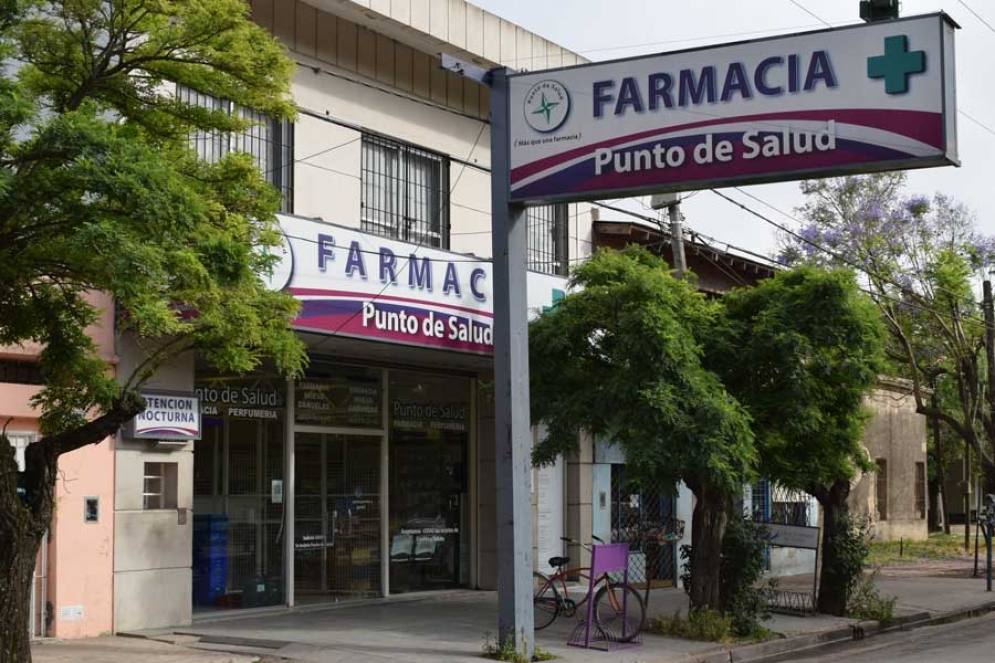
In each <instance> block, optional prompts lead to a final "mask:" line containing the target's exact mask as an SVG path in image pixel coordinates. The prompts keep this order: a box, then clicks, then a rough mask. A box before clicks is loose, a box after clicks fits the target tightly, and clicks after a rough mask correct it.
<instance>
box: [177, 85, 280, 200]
mask: <svg viewBox="0 0 995 663" xmlns="http://www.w3.org/2000/svg"><path fill="white" fill-rule="evenodd" d="M176 95H177V97H178V98H179V99H180V100H181V101H183V102H185V103H188V104H191V105H194V106H200V107H202V108H212V109H214V110H218V111H223V112H225V113H227V114H229V115H233V114H234V115H237V116H238V117H241V118H244V119H246V120H248V121H250V122H252V123H253V124H252V125H251V126H250V127H249V128H248V129H246V130H245V131H244V132H243V133H240V134H224V133H221V132H217V131H212V132H203V131H198V132H196V133H194V134H193V135H192V136H191V142H192V143H193V147H194V149H195V150H196V151H197V156H199V157H200V158H201V159H204V160H205V161H211V162H214V161H217V160H218V159H220V158H221V157H223V156H225V155H226V154H228V153H229V152H244V153H246V154H248V155H250V156H251V157H252V160H253V161H254V162H255V164H256V166H257V167H258V168H259V170H260V171H261V172H262V173H263V176H264V177H265V178H266V179H267V180H268V181H269V182H270V184H272V185H273V186H275V187H276V188H277V189H279V191H280V193H281V194H283V203H282V206H281V208H280V211H282V212H287V213H290V212H293V211H294V125H293V123H292V122H290V121H289V120H274V119H273V118H270V117H268V116H266V115H265V114H263V113H259V112H256V111H254V110H251V109H248V108H242V107H240V106H237V105H235V104H234V103H232V102H230V101H226V100H224V99H216V98H214V97H212V96H210V95H207V94H203V93H200V92H197V91H196V90H191V89H190V88H188V87H184V86H182V85H178V86H177V88H176Z"/></svg>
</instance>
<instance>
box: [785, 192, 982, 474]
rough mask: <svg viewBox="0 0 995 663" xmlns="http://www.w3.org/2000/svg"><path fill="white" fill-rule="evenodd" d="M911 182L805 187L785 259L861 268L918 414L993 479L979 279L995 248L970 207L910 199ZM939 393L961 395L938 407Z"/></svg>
mask: <svg viewBox="0 0 995 663" xmlns="http://www.w3.org/2000/svg"><path fill="white" fill-rule="evenodd" d="M904 185H905V176H904V175H903V174H901V173H885V174H878V175H868V176H863V177H847V178H842V179H830V180H819V181H809V182H804V183H802V191H803V192H804V193H805V194H806V196H807V197H808V202H807V203H806V205H805V206H804V207H803V208H802V209H801V212H802V214H803V215H804V218H805V221H806V225H805V227H803V228H802V230H801V231H800V232H799V233H798V235H797V236H785V237H782V245H783V251H782V255H781V258H782V260H783V261H784V262H786V263H789V264H801V263H808V264H817V265H838V266H841V265H850V266H856V267H858V268H859V269H860V270H861V283H862V285H863V286H864V287H865V288H866V289H867V290H868V291H869V292H870V294H871V296H872V297H873V299H874V301H875V303H876V304H877V307H878V310H879V312H880V314H881V316H882V317H883V319H884V321H885V324H886V327H887V330H888V345H887V353H888V358H889V360H890V361H891V362H892V370H893V372H894V373H896V374H898V375H900V376H902V377H905V378H908V379H909V380H911V381H912V384H913V396H914V398H915V401H916V409H917V411H918V412H919V413H920V414H924V415H926V416H927V417H930V418H935V419H937V420H939V421H940V422H942V423H943V424H944V426H945V427H947V428H948V429H949V430H950V431H952V432H953V433H954V435H956V436H957V438H959V439H960V440H961V441H962V442H963V443H964V444H965V445H966V446H970V447H972V448H973V449H974V450H975V452H976V453H977V455H978V457H979V458H980V460H981V463H982V466H983V467H984V468H985V469H986V470H987V472H988V473H989V474H990V475H992V474H995V446H993V440H995V417H993V412H992V410H991V409H990V408H989V406H988V402H989V394H988V390H987V388H986V380H985V375H986V363H985V358H984V352H983V350H984V321H983V319H982V317H981V309H980V307H979V304H978V298H977V296H976V293H975V292H974V289H973V287H972V277H973V275H975V274H977V273H979V272H981V271H983V270H984V269H986V268H988V267H990V266H991V265H992V264H993V263H995V242H993V240H992V239H991V238H987V237H984V236H982V235H980V234H979V233H978V232H977V230H976V229H975V227H974V219H973V217H972V215H971V213H970V212H969V211H968V210H967V209H966V208H965V207H964V206H963V205H961V204H959V203H957V202H956V201H954V200H952V199H950V198H948V197H947V196H944V195H942V194H936V195H935V196H934V197H933V198H932V199H930V198H927V197H924V196H919V195H913V196H907V195H905V194H904V193H903V188H904ZM933 387H937V388H939V390H940V392H941V394H944V393H947V392H948V391H949V390H951V389H952V390H953V392H954V393H955V394H956V397H955V398H953V399H950V398H941V399H939V401H938V402H937V403H935V404H934V403H933V402H932V400H931V398H930V393H929V392H930V389H931V388H933ZM944 451H945V453H944V454H943V456H944V460H945V457H946V456H947V455H948V454H949V453H950V450H949V449H944ZM939 466H940V467H942V466H943V463H940V464H939Z"/></svg>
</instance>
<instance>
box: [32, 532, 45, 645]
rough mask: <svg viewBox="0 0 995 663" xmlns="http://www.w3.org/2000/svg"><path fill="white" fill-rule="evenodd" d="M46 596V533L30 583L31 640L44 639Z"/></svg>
mask: <svg viewBox="0 0 995 663" xmlns="http://www.w3.org/2000/svg"><path fill="white" fill-rule="evenodd" d="M47 596H48V532H46V533H45V536H44V537H42V540H41V549H40V550H39V551H38V557H37V559H36V560H35V570H34V572H33V574H32V582H31V624H30V625H29V627H28V631H29V634H30V636H31V638H32V639H34V638H43V637H45V603H46V601H45V597H47Z"/></svg>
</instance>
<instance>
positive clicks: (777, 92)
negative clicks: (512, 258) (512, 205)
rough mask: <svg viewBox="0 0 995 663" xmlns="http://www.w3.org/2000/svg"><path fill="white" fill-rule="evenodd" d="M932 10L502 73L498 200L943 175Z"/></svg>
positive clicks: (949, 140)
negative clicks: (892, 173)
mask: <svg viewBox="0 0 995 663" xmlns="http://www.w3.org/2000/svg"><path fill="white" fill-rule="evenodd" d="M956 28H957V25H956V24H955V23H954V22H953V21H952V20H951V19H950V18H949V17H948V16H946V15H945V14H931V15H927V16H920V17H911V18H907V19H900V20H896V21H884V22H880V23H872V24H861V25H856V26H852V27H846V28H839V29H833V30H823V31H817V32H807V33H802V34H796V35H790V36H785V37H775V38H772V39H763V40H758V41H750V42H743V43H738V44H731V45H726V46H719V47H714V48H702V49H694V50H689V51H682V52H676V53H667V54H663V55H654V56H649V57H640V58H632V59H627V60H616V61H613V62H607V63H603V64H590V65H581V66H577V67H567V68H564V69H554V70H547V71H542V72H538V73H527V74H515V75H512V76H510V77H509V84H510V113H511V130H510V133H511V135H510V141H511V199H512V200H513V201H530V202H535V201H546V200H563V199H570V200H580V199H597V198H606V197H620V196H622V195H627V194H629V195H631V194H640V193H648V192H661V191H682V190H688V189H701V188H714V187H719V186H731V185H736V184H751V183H759V182H775V181H782V180H797V179H801V178H806V177H826V176H830V175H842V174H848V173H860V172H870V171H879V170H895V169H906V168H924V167H929V166H942V165H957V164H958V162H957V133H956V130H957V126H956V105H955V95H954V91H955V85H954V31H955V30H956Z"/></svg>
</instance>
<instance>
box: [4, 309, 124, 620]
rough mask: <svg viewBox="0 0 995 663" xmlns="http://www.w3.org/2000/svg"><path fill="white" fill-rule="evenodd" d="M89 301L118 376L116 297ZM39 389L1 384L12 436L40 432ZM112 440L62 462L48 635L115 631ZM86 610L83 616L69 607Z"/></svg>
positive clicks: (13, 353)
mask: <svg viewBox="0 0 995 663" xmlns="http://www.w3.org/2000/svg"><path fill="white" fill-rule="evenodd" d="M89 299H90V301H91V302H93V303H94V304H95V305H96V306H98V307H100V309H101V316H100V321H99V323H98V324H97V325H95V326H93V327H91V328H90V335H91V337H92V338H93V339H94V340H95V341H96V343H97V347H98V349H99V351H100V355H101V357H103V358H104V359H105V360H107V362H108V366H109V367H110V369H111V370H114V366H115V365H116V363H117V356H116V353H115V342H114V341H115V339H114V328H113V325H114V317H113V307H112V306H111V300H110V298H109V297H107V296H105V295H103V294H100V293H94V294H92V295H90V297H89ZM39 350H40V347H39V346H36V345H30V346H27V345H26V346H22V347H0V357H4V358H18V357H34V356H37V354H38V352H39ZM37 392H38V387H35V386H31V385H21V384H7V383H0V424H2V423H4V422H6V421H8V419H10V423H9V424H8V425H7V430H8V431H10V432H37V431H38V420H37V415H38V413H37V411H35V410H34V408H32V406H31V398H32V396H34V395H35V394H36V393H37ZM113 444H114V443H113V440H112V439H108V440H104V441H103V442H101V443H100V444H98V445H95V446H90V447H87V448H84V449H79V450H77V451H74V452H73V453H70V454H67V455H65V456H63V457H62V458H60V459H59V470H60V474H61V476H60V478H59V480H58V483H57V484H56V507H55V516H54V519H53V522H52V528H51V530H50V543H49V568H48V600H49V601H51V602H52V604H53V606H54V620H53V622H52V626H51V629H50V631H49V635H51V636H55V637H59V638H77V637H87V636H95V635H100V634H101V633H109V632H111V631H112V630H113V627H114V624H113V615H114V611H113V596H114V586H113V580H114V557H113V542H114V446H113ZM91 496H96V497H99V498H100V520H99V522H97V523H94V524H86V523H84V521H83V499H84V497H91ZM76 606H81V607H82V615H81V616H80V618H79V619H76V616H77V615H78V614H79V613H77V612H76V611H72V610H70V611H69V614H68V615H67V616H69V617H70V619H69V620H62V619H61V618H60V613H61V609H62V608H73V607H76Z"/></svg>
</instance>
